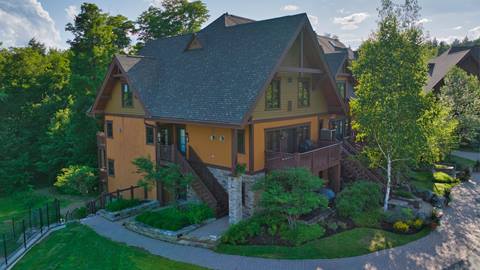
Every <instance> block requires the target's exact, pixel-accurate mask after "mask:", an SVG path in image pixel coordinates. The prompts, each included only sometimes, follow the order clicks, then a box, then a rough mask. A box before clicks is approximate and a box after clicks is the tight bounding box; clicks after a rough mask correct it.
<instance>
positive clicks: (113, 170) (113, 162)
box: [108, 159, 115, 176]
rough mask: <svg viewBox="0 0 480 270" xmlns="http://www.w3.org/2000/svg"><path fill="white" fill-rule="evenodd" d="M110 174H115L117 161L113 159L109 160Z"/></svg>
mask: <svg viewBox="0 0 480 270" xmlns="http://www.w3.org/2000/svg"><path fill="white" fill-rule="evenodd" d="M108 176H115V161H114V160H113V159H109V160H108Z"/></svg>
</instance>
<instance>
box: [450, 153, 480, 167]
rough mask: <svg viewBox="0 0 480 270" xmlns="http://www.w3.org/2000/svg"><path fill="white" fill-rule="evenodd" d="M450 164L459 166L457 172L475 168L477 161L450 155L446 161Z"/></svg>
mask: <svg viewBox="0 0 480 270" xmlns="http://www.w3.org/2000/svg"><path fill="white" fill-rule="evenodd" d="M445 161H446V162H448V163H454V164H455V165H457V170H463V169H465V168H471V167H473V166H475V161H473V160H470V159H468V158H462V157H457V156H454V155H449V156H448V157H447V158H446V159H445Z"/></svg>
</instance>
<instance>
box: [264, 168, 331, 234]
mask: <svg viewBox="0 0 480 270" xmlns="http://www.w3.org/2000/svg"><path fill="white" fill-rule="evenodd" d="M322 186H323V180H321V179H320V178H318V177H317V176H314V175H312V173H311V172H310V171H308V170H307V169H305V168H292V169H286V170H280V171H273V172H271V173H269V174H267V175H266V176H265V177H264V178H262V179H260V180H259V181H258V182H257V183H256V184H255V186H254V188H255V190H261V191H262V195H261V199H260V206H261V207H262V208H263V209H265V211H267V212H268V213H269V214H270V215H275V216H277V215H278V216H282V217H284V218H285V219H287V220H288V224H289V225H290V226H292V227H293V225H294V224H295V222H296V220H298V218H299V217H300V215H302V214H306V213H309V212H311V211H312V210H314V209H315V208H317V207H326V206H327V205H328V200H327V198H326V197H325V196H323V195H319V194H317V193H316V192H315V191H317V190H319V189H321V188H322Z"/></svg>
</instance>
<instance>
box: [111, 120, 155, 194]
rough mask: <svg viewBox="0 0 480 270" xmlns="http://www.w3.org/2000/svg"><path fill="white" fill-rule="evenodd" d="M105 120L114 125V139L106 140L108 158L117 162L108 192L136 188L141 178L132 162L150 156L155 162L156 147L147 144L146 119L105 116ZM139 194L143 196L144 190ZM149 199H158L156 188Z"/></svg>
mask: <svg viewBox="0 0 480 270" xmlns="http://www.w3.org/2000/svg"><path fill="white" fill-rule="evenodd" d="M105 120H107V121H112V123H113V138H111V139H110V138H107V139H106V140H107V144H106V148H107V149H106V150H107V158H108V159H113V160H114V161H115V176H108V191H109V192H113V191H115V190H117V189H123V188H127V187H130V186H132V185H133V186H135V185H137V183H138V180H139V179H140V178H141V177H140V176H139V175H138V174H137V173H136V172H135V171H136V167H135V166H134V165H133V164H132V160H133V159H135V158H137V157H141V156H143V157H148V156H149V157H150V159H151V160H152V161H153V162H155V146H154V145H147V144H146V139H145V122H144V119H143V118H134V117H122V116H112V115H105ZM138 192H139V193H138V194H135V195H136V196H143V191H142V190H138ZM148 197H149V198H151V199H156V189H155V187H153V188H152V190H151V191H150V192H149V194H148Z"/></svg>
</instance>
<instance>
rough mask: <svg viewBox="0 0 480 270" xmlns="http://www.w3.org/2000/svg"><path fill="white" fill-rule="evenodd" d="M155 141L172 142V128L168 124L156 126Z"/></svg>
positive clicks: (164, 143) (169, 143)
mask: <svg viewBox="0 0 480 270" xmlns="http://www.w3.org/2000/svg"><path fill="white" fill-rule="evenodd" d="M157 130H158V133H157V142H158V144H159V145H171V144H172V128H171V126H169V125H161V126H158V128H157Z"/></svg>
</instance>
